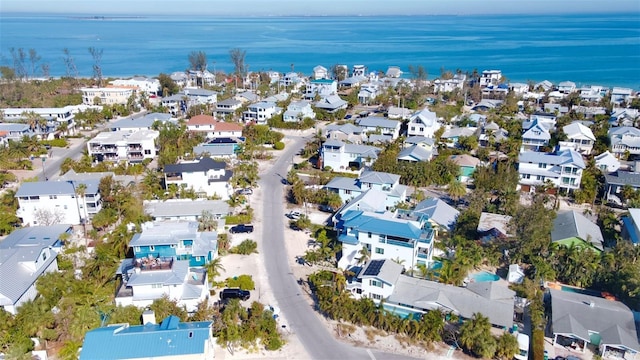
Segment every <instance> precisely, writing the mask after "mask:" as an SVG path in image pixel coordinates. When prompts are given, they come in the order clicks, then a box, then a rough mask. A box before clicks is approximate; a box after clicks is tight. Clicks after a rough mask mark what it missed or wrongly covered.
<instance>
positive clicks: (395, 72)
mask: <svg viewBox="0 0 640 360" xmlns="http://www.w3.org/2000/svg"><path fill="white" fill-rule="evenodd" d="M402 74H403V71H402V70H400V67H399V66H389V67H388V68H387V72H386V73H385V76H386V77H388V78H394V79H397V78H400V77H401V76H402Z"/></svg>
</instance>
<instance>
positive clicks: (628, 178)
mask: <svg viewBox="0 0 640 360" xmlns="http://www.w3.org/2000/svg"><path fill="white" fill-rule="evenodd" d="M604 178H605V180H606V183H607V184H613V185H627V184H629V185H631V186H633V187H634V188H638V187H640V173H634V172H629V171H616V172H614V173H611V174H605V175H604Z"/></svg>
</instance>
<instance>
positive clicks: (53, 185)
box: [15, 179, 102, 226]
mask: <svg viewBox="0 0 640 360" xmlns="http://www.w3.org/2000/svg"><path fill="white" fill-rule="evenodd" d="M80 184H84V185H85V187H86V188H85V189H84V196H82V197H81V196H79V195H77V194H78V187H79V185H80ZM99 185H100V179H88V180H85V181H35V182H24V183H22V184H21V185H20V188H19V189H18V191H17V192H16V195H15V197H16V199H18V210H17V211H16V215H17V216H18V217H19V218H20V219H21V221H22V225H23V226H47V225H53V224H73V225H79V224H83V222H84V221H86V220H87V219H88V218H92V217H93V216H94V215H95V214H96V213H98V211H100V209H102V198H101V197H100V190H99V189H98V186H99Z"/></svg>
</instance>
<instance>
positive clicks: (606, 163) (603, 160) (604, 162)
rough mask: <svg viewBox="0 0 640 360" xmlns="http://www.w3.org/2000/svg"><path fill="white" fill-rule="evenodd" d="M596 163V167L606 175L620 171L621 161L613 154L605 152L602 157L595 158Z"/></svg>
mask: <svg viewBox="0 0 640 360" xmlns="http://www.w3.org/2000/svg"><path fill="white" fill-rule="evenodd" d="M593 159H594V160H595V162H596V167H597V168H598V169H600V170H601V171H602V172H604V173H612V172H614V171H618V169H620V160H618V159H617V158H616V157H615V156H614V155H613V154H612V153H610V152H609V151H605V152H603V153H602V154H600V155H596V156H594V157H593Z"/></svg>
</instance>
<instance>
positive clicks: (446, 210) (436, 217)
mask: <svg viewBox="0 0 640 360" xmlns="http://www.w3.org/2000/svg"><path fill="white" fill-rule="evenodd" d="M413 212H414V213H419V214H424V215H426V216H427V221H429V223H430V224H431V227H432V228H433V229H434V230H435V231H436V236H438V235H439V232H445V233H450V232H451V231H453V228H454V227H455V225H456V221H457V219H458V215H460V211H458V210H456V209H455V208H454V207H452V206H450V205H449V204H447V203H446V202H444V201H442V200H440V199H438V198H435V197H428V198H426V199H424V200H422V201H421V202H419V203H418V205H416V207H415V208H414V209H413Z"/></svg>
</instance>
